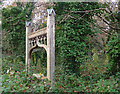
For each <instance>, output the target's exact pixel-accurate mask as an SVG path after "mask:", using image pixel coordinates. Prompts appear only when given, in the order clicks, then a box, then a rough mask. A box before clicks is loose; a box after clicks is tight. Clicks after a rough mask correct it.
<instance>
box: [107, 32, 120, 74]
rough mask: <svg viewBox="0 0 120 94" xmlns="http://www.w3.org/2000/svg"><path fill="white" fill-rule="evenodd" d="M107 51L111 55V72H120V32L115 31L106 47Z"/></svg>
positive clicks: (109, 69) (109, 68)
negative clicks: (119, 33)
mask: <svg viewBox="0 0 120 94" xmlns="http://www.w3.org/2000/svg"><path fill="white" fill-rule="evenodd" d="M106 50H107V53H108V54H109V55H110V63H109V67H108V71H109V74H110V75H111V74H116V72H120V41H119V37H118V33H113V34H112V35H111V38H110V40H109V41H108V44H107V47H106Z"/></svg>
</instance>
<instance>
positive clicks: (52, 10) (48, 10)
mask: <svg viewBox="0 0 120 94" xmlns="http://www.w3.org/2000/svg"><path fill="white" fill-rule="evenodd" d="M47 12H48V15H49V16H51V14H52V12H53V14H54V15H55V11H54V9H53V8H52V9H47Z"/></svg>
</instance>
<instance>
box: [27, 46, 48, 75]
mask: <svg viewBox="0 0 120 94" xmlns="http://www.w3.org/2000/svg"><path fill="white" fill-rule="evenodd" d="M29 56H30V72H31V73H32V74H33V73H35V74H36V73H41V74H43V75H44V76H47V53H46V50H45V49H44V48H43V47H38V46H34V47H33V48H31V49H30V52H29Z"/></svg>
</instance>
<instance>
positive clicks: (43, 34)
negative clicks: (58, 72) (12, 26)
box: [26, 3, 55, 85]
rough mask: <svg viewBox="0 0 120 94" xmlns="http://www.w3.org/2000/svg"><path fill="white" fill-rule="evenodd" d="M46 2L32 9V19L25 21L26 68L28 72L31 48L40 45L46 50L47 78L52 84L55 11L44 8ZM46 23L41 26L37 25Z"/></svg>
mask: <svg viewBox="0 0 120 94" xmlns="http://www.w3.org/2000/svg"><path fill="white" fill-rule="evenodd" d="M46 4H47V3H40V4H39V6H37V4H36V6H37V7H38V8H37V7H36V8H37V9H35V10H33V15H32V17H33V18H32V21H31V22H26V69H27V71H28V72H29V69H30V59H31V54H32V51H33V49H35V48H37V47H42V48H44V49H45V50H46V52H47V78H48V79H49V80H51V82H52V85H53V78H54V71H55V17H54V16H55V12H54V10H53V9H46V8H45V5H46ZM40 23H41V24H43V23H46V27H44V28H42V27H39V26H37V25H39V24H40Z"/></svg>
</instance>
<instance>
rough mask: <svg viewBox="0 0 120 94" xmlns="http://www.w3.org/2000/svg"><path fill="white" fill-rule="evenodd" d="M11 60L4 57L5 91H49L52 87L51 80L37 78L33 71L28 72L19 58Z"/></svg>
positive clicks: (3, 75) (3, 77)
mask: <svg viewBox="0 0 120 94" xmlns="http://www.w3.org/2000/svg"><path fill="white" fill-rule="evenodd" d="M10 60H11V59H10V57H8V58H4V59H3V67H2V69H3V71H2V79H3V80H2V87H3V92H48V90H49V88H50V87H51V86H50V81H48V80H47V79H43V80H39V79H37V78H35V77H34V76H33V73H32V71H31V72H30V73H29V74H28V73H26V71H25V65H24V63H23V62H22V61H21V60H19V58H17V59H16V62H14V60H12V61H10ZM10 68H11V69H10ZM8 70H9V72H8V73H7V71H8ZM34 70H35V69H34Z"/></svg>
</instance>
